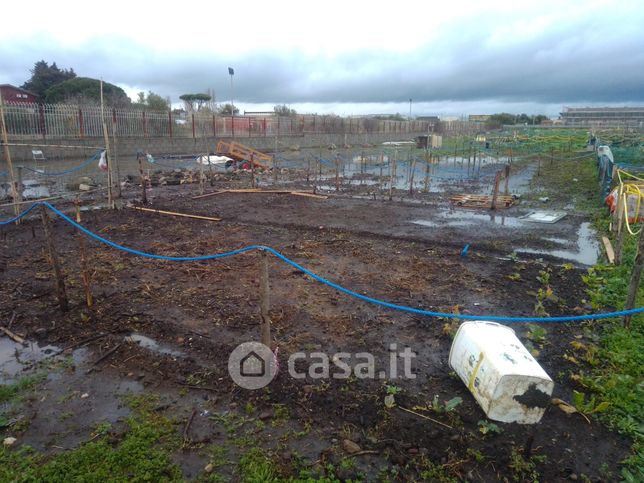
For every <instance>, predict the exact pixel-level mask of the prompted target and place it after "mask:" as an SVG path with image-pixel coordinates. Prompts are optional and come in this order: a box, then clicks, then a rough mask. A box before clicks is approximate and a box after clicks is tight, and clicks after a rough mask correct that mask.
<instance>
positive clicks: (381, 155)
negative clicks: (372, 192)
mask: <svg viewBox="0 0 644 483" xmlns="http://www.w3.org/2000/svg"><path fill="white" fill-rule="evenodd" d="M384 163H385V157H384V155H383V154H382V153H380V178H378V185H379V186H380V194H382V165H383V164H384Z"/></svg>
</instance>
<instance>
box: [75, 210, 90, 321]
mask: <svg viewBox="0 0 644 483" xmlns="http://www.w3.org/2000/svg"><path fill="white" fill-rule="evenodd" d="M74 204H75V205H76V223H80V222H81V215H80V201H79V200H76V202H75V203H74ZM77 236H78V248H79V252H80V266H81V278H82V280H83V288H84V289H85V303H86V304H87V308H88V309H91V308H92V305H93V303H94V299H93V297H92V287H91V280H92V279H91V276H90V274H89V269H88V267H87V256H86V254H85V236H84V235H83V234H82V233H81V232H78V233H77Z"/></svg>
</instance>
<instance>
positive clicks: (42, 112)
mask: <svg viewBox="0 0 644 483" xmlns="http://www.w3.org/2000/svg"><path fill="white" fill-rule="evenodd" d="M38 119H39V124H40V134H42V138H43V139H47V125H46V124H45V107H44V106H43V105H42V104H38Z"/></svg>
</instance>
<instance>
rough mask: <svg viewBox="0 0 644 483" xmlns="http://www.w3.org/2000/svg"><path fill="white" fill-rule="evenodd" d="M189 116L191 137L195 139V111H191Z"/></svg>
mask: <svg viewBox="0 0 644 483" xmlns="http://www.w3.org/2000/svg"><path fill="white" fill-rule="evenodd" d="M190 117H191V119H192V139H196V137H195V113H194V112H193V113H192V114H191V115H190Z"/></svg>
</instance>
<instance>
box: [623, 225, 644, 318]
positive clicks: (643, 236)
mask: <svg viewBox="0 0 644 483" xmlns="http://www.w3.org/2000/svg"><path fill="white" fill-rule="evenodd" d="M643 265H644V224H642V226H641V228H640V237H639V240H638V242H637V253H636V254H635V261H634V262H633V272H632V274H631V282H630V284H629V286H628V296H627V297H626V303H625V304H624V310H630V309H632V308H633V307H634V306H635V299H636V298H637V290H638V289H639V286H640V280H641V278H642V266H643ZM631 317H632V315H626V316H625V317H624V327H626V328H627V329H630V328H631Z"/></svg>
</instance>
